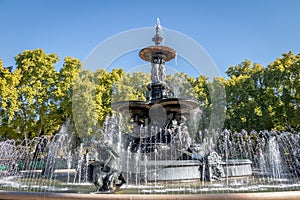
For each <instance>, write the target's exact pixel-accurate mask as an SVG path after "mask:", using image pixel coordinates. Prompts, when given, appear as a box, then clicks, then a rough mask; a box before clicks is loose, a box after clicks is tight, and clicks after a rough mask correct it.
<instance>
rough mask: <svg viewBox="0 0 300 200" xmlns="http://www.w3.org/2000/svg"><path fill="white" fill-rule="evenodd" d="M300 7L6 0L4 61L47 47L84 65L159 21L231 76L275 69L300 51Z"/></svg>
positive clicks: (234, 1)
mask: <svg viewBox="0 0 300 200" xmlns="http://www.w3.org/2000/svg"><path fill="white" fill-rule="evenodd" d="M299 7H300V1H297V0H286V1H283V0H282V1H278V0H251V1H250V0H249V1H246V0H245V1H241V0H227V1H225V0H224V1H222V0H210V1H208V0H206V1H204V0H185V1H183V0H177V1H176V0H164V1H162V0H151V1H141V0H139V1H135V0H131V1H130V0H127V1H125V0H123V1H121V0H119V1H117V0H85V1H83V0H77V1H76V0H51V1H50V0H49V1H46V0H36V1H33V0H26V1H22V0H0V58H2V60H3V63H4V66H11V65H15V62H14V56H16V55H17V54H18V53H21V52H22V51H24V50H26V49H36V48H42V49H44V50H45V51H46V52H47V53H56V54H57V55H58V56H59V57H60V58H61V60H63V58H64V57H65V56H73V57H76V58H79V59H80V60H84V59H85V58H86V56H87V55H88V54H89V53H90V51H92V50H93V49H94V48H95V47H96V46H97V45H98V44H99V43H101V42H103V41H105V40H106V39H107V38H109V37H111V36H113V35H115V34H118V33H120V32H123V31H126V30H130V29H134V28H143V27H154V24H155V23H156V18H157V17H159V18H160V20H161V23H162V26H163V27H166V28H168V29H172V30H176V31H179V32H181V33H183V34H186V35H187V36H189V37H191V38H192V39H194V40H195V41H196V42H197V43H199V44H200V45H201V46H202V47H203V48H204V49H205V50H206V52H207V53H208V54H209V55H210V57H211V58H212V60H213V61H214V62H215V64H216V66H217V67H218V69H219V71H220V73H221V74H222V75H223V76H225V71H226V69H227V68H228V67H229V66H230V65H236V64H239V63H241V62H242V61H243V60H244V59H250V60H251V61H253V62H255V63H261V64H263V65H267V64H268V63H270V62H271V61H274V60H275V59H276V58H277V57H280V56H281V53H283V52H288V51H290V50H291V51H292V52H293V53H294V54H298V53H300V37H299V36H300V25H299V23H300V13H299ZM149 40H151V38H149ZM137 56H138V55H137ZM124 62H125V61H124ZM126 64H128V65H131V64H132V63H130V62H127V61H126V62H125V63H124V65H126ZM60 66H61V63H58V66H57V68H59V67H60ZM120 67H123V66H120ZM179 70H180V69H179ZM182 71H184V67H183V70H182Z"/></svg>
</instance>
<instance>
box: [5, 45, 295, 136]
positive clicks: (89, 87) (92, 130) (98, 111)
mask: <svg viewBox="0 0 300 200" xmlns="http://www.w3.org/2000/svg"><path fill="white" fill-rule="evenodd" d="M15 60H16V69H15V70H14V71H13V70H10V69H8V68H4V66H3V64H2V61H1V60H0V131H1V136H2V137H9V138H21V139H23V138H25V139H26V138H32V137H35V136H39V135H49V136H50V135H52V134H53V133H55V132H56V131H57V130H58V129H59V128H60V126H61V125H62V124H63V123H64V122H65V121H66V120H67V119H70V121H71V123H72V124H73V125H74V126H75V127H76V129H74V131H75V132H77V134H78V135H79V136H81V137H82V136H84V135H91V134H98V133H97V130H98V129H99V128H100V127H101V126H102V124H103V122H104V120H105V117H106V116H107V115H108V114H110V113H111V112H112V108H111V103H112V102H114V101H120V100H146V96H147V95H145V94H147V92H148V89H147V85H148V84H149V83H150V75H149V74H146V73H142V72H135V73H132V74H130V73H125V72H124V70H123V69H114V70H112V71H111V72H108V71H106V70H104V69H99V70H97V71H96V72H90V71H88V70H81V67H82V64H81V62H80V61H79V60H78V59H75V58H72V57H66V58H65V59H64V62H63V66H62V67H61V69H60V71H56V70H55V67H54V66H55V64H57V63H58V61H59V58H58V56H57V55H56V54H47V53H45V52H44V51H43V50H42V49H36V50H26V51H24V52H22V53H20V54H18V55H17V56H16V57H15ZM226 74H227V75H228V78H227V79H225V78H221V77H215V78H214V79H213V80H212V81H210V80H208V78H207V77H205V76H203V75H200V76H198V77H190V76H188V75H187V74H185V73H177V74H173V75H172V74H171V75H168V76H167V77H166V80H165V81H166V82H167V84H168V85H169V86H170V89H171V91H172V92H173V96H174V97H186V98H193V99H197V100H199V102H200V105H199V110H198V111H197V112H198V115H197V118H198V123H196V124H193V126H194V127H193V129H194V130H195V131H196V130H197V131H198V130H202V131H204V130H205V129H209V130H212V129H219V128H220V127H222V124H223V123H224V119H225V123H224V124H225V126H224V128H227V129H231V130H232V131H241V130H242V129H246V130H249V131H251V130H271V129H276V130H283V129H287V128H292V129H295V130H300V126H299V124H300V109H299V102H300V54H298V55H294V54H293V53H292V52H289V53H284V54H282V57H280V58H278V59H276V60H275V61H274V62H271V63H270V64H269V65H268V66H266V67H264V66H262V65H260V64H256V63H252V62H251V61H249V60H245V61H243V62H242V63H240V64H238V65H236V66H230V67H229V68H228V70H227V71H226ZM171 96H172V95H171ZM195 131H194V132H195Z"/></svg>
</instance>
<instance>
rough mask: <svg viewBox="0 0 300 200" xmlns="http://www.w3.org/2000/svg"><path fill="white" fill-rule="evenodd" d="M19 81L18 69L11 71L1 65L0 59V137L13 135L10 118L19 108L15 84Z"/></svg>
mask: <svg viewBox="0 0 300 200" xmlns="http://www.w3.org/2000/svg"><path fill="white" fill-rule="evenodd" d="M19 81H20V71H19V70H15V71H14V72H11V70H10V69H6V68H4V67H3V63H2V60H1V59H0V132H1V133H3V134H1V137H4V138H5V137H14V135H15V132H16V131H15V130H14V127H13V126H12V123H13V121H12V119H13V118H14V116H15V112H17V111H18V109H19V102H18V91H17V85H18V84H19Z"/></svg>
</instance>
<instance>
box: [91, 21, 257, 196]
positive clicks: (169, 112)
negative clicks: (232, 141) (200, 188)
mask: <svg viewBox="0 0 300 200" xmlns="http://www.w3.org/2000/svg"><path fill="white" fill-rule="evenodd" d="M163 40H164V38H163V37H162V35H161V26H160V22H159V20H158V21H157V24H156V27H155V35H154V37H153V38H152V41H153V42H154V43H155V45H154V46H149V47H146V48H144V49H142V50H141V51H140V52H139V56H140V58H141V59H143V60H145V61H147V62H151V66H152V69H151V83H150V84H149V85H148V91H149V92H148V93H149V96H147V97H146V99H147V101H118V102H114V103H112V109H113V110H114V111H116V112H118V113H122V114H123V115H129V118H130V121H132V122H133V126H134V127H135V128H133V130H132V133H130V134H122V135H121V138H119V139H117V140H114V141H115V142H114V144H113V145H111V146H109V145H108V146H105V147H104V149H105V152H106V154H107V155H109V156H108V158H107V160H106V161H103V162H94V163H92V164H91V165H90V173H89V174H90V181H92V182H93V183H94V184H95V186H96V187H97V191H99V192H112V191H114V190H116V189H117V188H119V187H120V186H122V184H124V183H125V182H126V180H129V179H128V178H126V177H125V176H126V175H125V174H126V171H130V172H133V171H135V168H136V166H137V165H135V166H127V167H122V163H125V162H126V160H127V162H128V159H132V154H137V155H138V157H146V159H144V160H138V166H139V167H140V168H142V169H143V170H140V171H138V172H134V173H136V174H137V175H136V176H143V177H144V179H145V181H181V180H199V179H201V180H202V181H212V180H218V179H220V178H222V177H225V174H226V175H227V176H228V175H229V176H245V175H251V173H252V171H251V161H250V160H243V161H227V162H226V163H225V162H224V161H222V160H221V157H220V156H219V155H218V154H217V153H216V152H215V151H213V150H210V149H206V148H207V146H206V145H205V144H192V139H191V137H190V135H189V132H188V127H187V126H186V124H185V122H186V121H187V120H189V118H190V112H191V111H192V110H194V109H196V108H198V107H199V103H200V102H198V101H197V100H195V99H188V98H178V97H176V98H175V97H174V96H173V93H172V91H171V90H170V88H169V86H168V84H167V83H166V82H165V77H166V68H165V63H166V62H167V61H170V60H172V59H174V58H175V56H176V52H175V50H174V49H172V48H170V47H167V46H161V43H162V42H163ZM149 126H150V127H149ZM144 127H145V128H144ZM141 128H144V131H146V132H147V130H145V129H152V130H153V129H155V130H156V131H152V132H151V131H148V132H151V133H150V134H148V135H146V136H141V134H139V130H141ZM104 140H105V139H104ZM119 142H121V145H122V148H121V149H118V150H117V149H116V148H113V147H112V146H114V147H116V146H118V145H117V144H116V143H119ZM102 152H103V150H102ZM124 152H125V153H124ZM129 154H130V156H129ZM225 165H226V167H225ZM230 165H234V166H235V169H237V168H239V167H240V169H237V170H233V169H231V168H230ZM237 165H238V167H237ZM224 168H226V172H227V173H225V172H224ZM151 169H152V170H151ZM153 169H154V170H153ZM141 171H142V172H141Z"/></svg>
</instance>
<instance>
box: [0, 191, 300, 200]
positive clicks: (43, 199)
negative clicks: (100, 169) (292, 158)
mask: <svg viewBox="0 0 300 200" xmlns="http://www.w3.org/2000/svg"><path fill="white" fill-rule="evenodd" d="M0 199H1V200H21V199H22V200H26V199H30V200H59V199H63V200H82V199H95V200H96V199H97V200H112V199H114V200H119V199H128V200H144V199H145V200H146V199H159V200H175V199H176V200H179V199H188V200H196V199H200V200H204V199H205V200H209V199H210V200H221V199H222V200H230V199H233V200H246V199H247V200H250V199H255V200H260V199H261V200H277V199H278V200H279V199H280V200H296V199H297V200H300V191H291V192H258V193H234V194H201V195H137V194H74V193H39V192H11V191H2V190H0Z"/></svg>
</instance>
